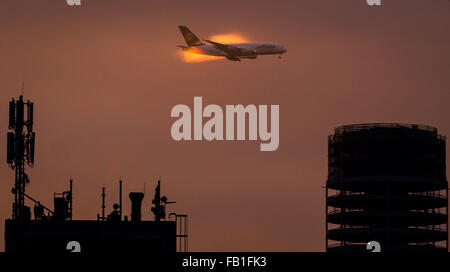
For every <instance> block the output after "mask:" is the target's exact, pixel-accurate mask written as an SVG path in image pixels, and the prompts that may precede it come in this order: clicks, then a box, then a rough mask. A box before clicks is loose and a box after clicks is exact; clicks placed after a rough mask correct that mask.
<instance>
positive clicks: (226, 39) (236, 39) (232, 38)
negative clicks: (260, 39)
mask: <svg viewBox="0 0 450 272" xmlns="http://www.w3.org/2000/svg"><path fill="white" fill-rule="evenodd" d="M209 40H211V41H215V42H219V43H245V42H248V40H247V39H246V38H244V37H243V36H242V35H240V34H235V33H229V34H218V35H213V36H211V37H210V38H209ZM179 54H180V56H181V57H182V59H183V61H184V62H188V63H192V62H204V61H212V60H219V59H223V57H215V56H207V55H202V54H197V53H195V50H190V51H179Z"/></svg>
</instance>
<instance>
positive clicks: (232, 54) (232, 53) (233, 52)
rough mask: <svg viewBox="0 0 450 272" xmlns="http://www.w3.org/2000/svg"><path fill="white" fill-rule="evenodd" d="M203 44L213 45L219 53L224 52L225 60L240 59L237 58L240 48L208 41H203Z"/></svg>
mask: <svg viewBox="0 0 450 272" xmlns="http://www.w3.org/2000/svg"><path fill="white" fill-rule="evenodd" d="M204 41H205V42H207V43H209V44H212V45H214V47H215V48H217V49H219V50H220V51H222V52H224V53H225V54H226V56H225V57H226V58H227V59H229V60H233V61H240V60H241V59H239V58H238V57H237V55H239V53H240V52H241V48H239V47H237V46H234V45H229V44H223V43H218V42H213V41H210V40H204Z"/></svg>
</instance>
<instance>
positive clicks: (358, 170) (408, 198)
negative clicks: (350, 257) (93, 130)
mask: <svg viewBox="0 0 450 272" xmlns="http://www.w3.org/2000/svg"><path fill="white" fill-rule="evenodd" d="M369 241H377V242H379V243H380V245H381V251H384V252H386V251H448V182H447V179H446V162H445V137H444V136H441V135H439V134H438V131H437V129H436V128H434V127H429V126H422V125H410V124H377V123H374V124H358V125H348V126H342V127H338V128H336V129H335V133H334V134H333V135H330V136H329V139H328V179H327V184H326V250H327V251H328V252H335V251H365V250H366V245H367V243H368V242H369Z"/></svg>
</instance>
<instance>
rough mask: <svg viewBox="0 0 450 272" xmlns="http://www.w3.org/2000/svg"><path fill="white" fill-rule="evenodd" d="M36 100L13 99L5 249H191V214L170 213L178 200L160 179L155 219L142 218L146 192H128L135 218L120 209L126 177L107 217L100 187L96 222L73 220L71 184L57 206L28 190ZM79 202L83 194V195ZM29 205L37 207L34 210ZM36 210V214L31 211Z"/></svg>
mask: <svg viewBox="0 0 450 272" xmlns="http://www.w3.org/2000/svg"><path fill="white" fill-rule="evenodd" d="M33 108H34V104H33V102H31V101H24V100H23V97H22V96H20V97H19V99H18V100H14V98H13V99H12V100H11V101H10V102H9V125H8V128H9V131H8V133H7V163H8V165H9V166H10V168H11V169H13V170H14V173H15V177H14V186H13V188H12V190H11V192H12V193H13V195H14V202H13V204H12V216H11V218H10V219H7V220H5V249H6V251H7V252H28V253H50V252H51V253H64V252H82V253H105V252H109V253H139V254H144V253H155V252H176V251H187V249H188V244H187V239H188V235H187V215H184V214H176V213H171V214H169V215H168V216H166V205H167V204H171V203H175V202H173V201H168V200H167V197H165V196H161V183H160V181H158V185H157V186H156V188H155V194H154V198H153V200H152V204H153V207H151V209H150V208H149V209H148V211H151V212H152V213H153V215H154V219H155V220H149V221H144V220H142V209H141V206H142V200H143V198H144V193H143V192H130V193H129V198H130V201H131V218H130V220H129V219H128V216H126V215H124V214H123V213H122V210H123V209H122V207H123V206H122V180H120V181H119V192H120V193H119V197H118V198H119V203H115V204H114V205H113V207H112V208H113V211H112V212H111V213H110V214H109V215H107V214H106V210H105V209H106V206H105V197H106V190H105V188H103V189H102V194H101V197H102V206H101V210H102V212H101V215H100V214H98V215H97V219H96V220H95V219H94V220H74V219H73V218H72V214H73V207H72V202H73V182H72V179H70V183H69V184H70V186H69V189H68V190H67V191H64V192H61V193H54V198H53V202H54V206H53V208H49V207H47V206H46V205H44V204H43V203H41V202H40V201H38V200H36V198H34V197H32V196H31V195H30V193H28V192H27V191H26V187H27V185H28V184H29V183H30V182H31V178H30V177H29V176H28V174H27V167H32V166H33V164H34V157H35V156H34V146H35V132H34V130H33V120H34V114H33ZM79 199H80V200H81V199H82V197H80V198H79ZM30 204H31V205H34V206H33V209H31V206H30ZM32 210H33V213H34V214H32Z"/></svg>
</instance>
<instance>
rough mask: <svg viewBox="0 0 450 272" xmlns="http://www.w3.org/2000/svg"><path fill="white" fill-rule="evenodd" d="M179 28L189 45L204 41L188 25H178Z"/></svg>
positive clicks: (199, 43)
mask: <svg viewBox="0 0 450 272" xmlns="http://www.w3.org/2000/svg"><path fill="white" fill-rule="evenodd" d="M178 28H179V29H180V31H181V34H183V37H184V40H185V41H186V43H187V45H189V46H196V45H201V44H203V42H202V41H201V40H200V39H199V38H198V37H197V36H195V34H194V33H192V31H191V30H189V28H188V27H187V26H178Z"/></svg>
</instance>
